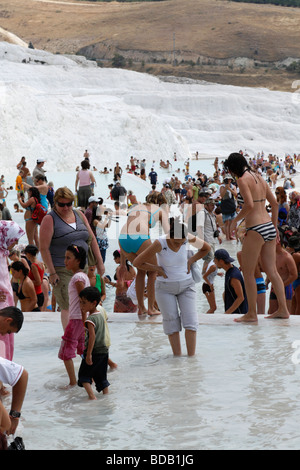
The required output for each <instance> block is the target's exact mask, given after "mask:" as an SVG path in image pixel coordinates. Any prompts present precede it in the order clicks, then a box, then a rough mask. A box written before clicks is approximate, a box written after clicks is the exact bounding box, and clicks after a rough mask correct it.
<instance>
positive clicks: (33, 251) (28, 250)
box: [24, 245, 39, 256]
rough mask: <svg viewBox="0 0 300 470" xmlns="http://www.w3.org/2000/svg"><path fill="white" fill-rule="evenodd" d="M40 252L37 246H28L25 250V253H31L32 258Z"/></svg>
mask: <svg viewBox="0 0 300 470" xmlns="http://www.w3.org/2000/svg"><path fill="white" fill-rule="evenodd" d="M38 252H39V249H38V247H37V246H35V245H27V246H26V248H25V249H24V253H29V254H30V255H32V256H36V255H37V254H38Z"/></svg>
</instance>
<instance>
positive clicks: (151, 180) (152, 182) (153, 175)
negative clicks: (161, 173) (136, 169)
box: [148, 167, 157, 186]
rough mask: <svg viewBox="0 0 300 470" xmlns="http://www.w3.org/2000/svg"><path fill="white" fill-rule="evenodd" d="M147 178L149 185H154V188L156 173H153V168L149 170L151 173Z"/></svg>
mask: <svg viewBox="0 0 300 470" xmlns="http://www.w3.org/2000/svg"><path fill="white" fill-rule="evenodd" d="M148 177H149V179H150V184H151V185H153V184H154V185H155V186H156V185H157V173H156V171H154V168H153V167H152V168H151V171H150V173H149V175H148Z"/></svg>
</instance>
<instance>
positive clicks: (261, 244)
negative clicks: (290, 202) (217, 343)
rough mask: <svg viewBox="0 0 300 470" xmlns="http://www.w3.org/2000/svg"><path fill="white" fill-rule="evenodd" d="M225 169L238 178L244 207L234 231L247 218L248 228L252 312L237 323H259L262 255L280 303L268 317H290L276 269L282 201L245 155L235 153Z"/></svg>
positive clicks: (246, 265) (245, 252)
mask: <svg viewBox="0 0 300 470" xmlns="http://www.w3.org/2000/svg"><path fill="white" fill-rule="evenodd" d="M224 167H225V168H226V169H227V170H228V171H229V172H230V173H231V174H232V175H234V176H235V177H237V178H238V180H237V185H238V188H239V202H240V203H241V205H242V209H241V210H240V211H239V213H238V214H237V216H236V217H235V218H234V219H233V220H232V221H231V225H230V230H231V231H233V230H235V229H236V226H237V223H238V221H240V220H242V219H245V226H246V236H245V238H244V241H243V245H242V263H243V276H244V281H245V286H246V292H247V300H248V309H249V310H248V312H247V313H246V314H245V315H243V316H242V317H240V318H239V319H235V321H240V322H256V321H257V309H256V304H257V302H256V300H257V286H256V281H255V269H256V266H257V262H258V258H259V256H260V259H261V263H262V266H263V269H264V272H265V273H266V275H267V276H268V278H269V279H270V282H271V284H272V286H273V288H274V291H275V294H276V297H277V300H278V310H277V311H276V312H274V313H273V314H272V315H270V316H268V318H278V317H280V318H288V317H289V311H288V308H287V305H286V299H285V292H284V286H283V281H282V279H281V277H280V275H279V273H278V271H277V269H276V238H277V233H278V232H277V229H276V226H277V219H278V202H277V201H276V199H275V197H274V195H273V193H272V191H271V189H270V187H269V185H268V184H267V182H266V181H265V180H264V179H263V178H262V176H260V175H259V174H258V173H254V172H253V171H252V170H251V168H250V167H249V165H248V162H247V160H246V158H245V157H244V156H243V155H241V154H239V153H232V154H231V155H229V157H228V158H227V160H226V161H225V162H224ZM266 200H267V201H268V202H269V204H270V206H271V210H272V218H271V219H270V215H269V214H268V212H267V210H266Z"/></svg>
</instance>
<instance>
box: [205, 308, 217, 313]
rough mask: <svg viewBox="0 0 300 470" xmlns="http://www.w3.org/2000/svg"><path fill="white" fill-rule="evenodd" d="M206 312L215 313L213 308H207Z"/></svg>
mask: <svg viewBox="0 0 300 470" xmlns="http://www.w3.org/2000/svg"><path fill="white" fill-rule="evenodd" d="M206 313H215V311H214V310H212V309H209V310H207V312H206Z"/></svg>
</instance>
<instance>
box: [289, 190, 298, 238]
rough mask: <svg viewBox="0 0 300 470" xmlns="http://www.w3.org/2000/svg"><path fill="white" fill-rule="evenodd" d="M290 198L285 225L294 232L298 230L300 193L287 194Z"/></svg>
mask: <svg viewBox="0 0 300 470" xmlns="http://www.w3.org/2000/svg"><path fill="white" fill-rule="evenodd" d="M289 198H290V210H289V213H288V219H287V223H288V225H289V226H290V227H293V228H295V229H296V230H299V229H300V193H299V192H298V191H292V192H291V193H290V194H289Z"/></svg>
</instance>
